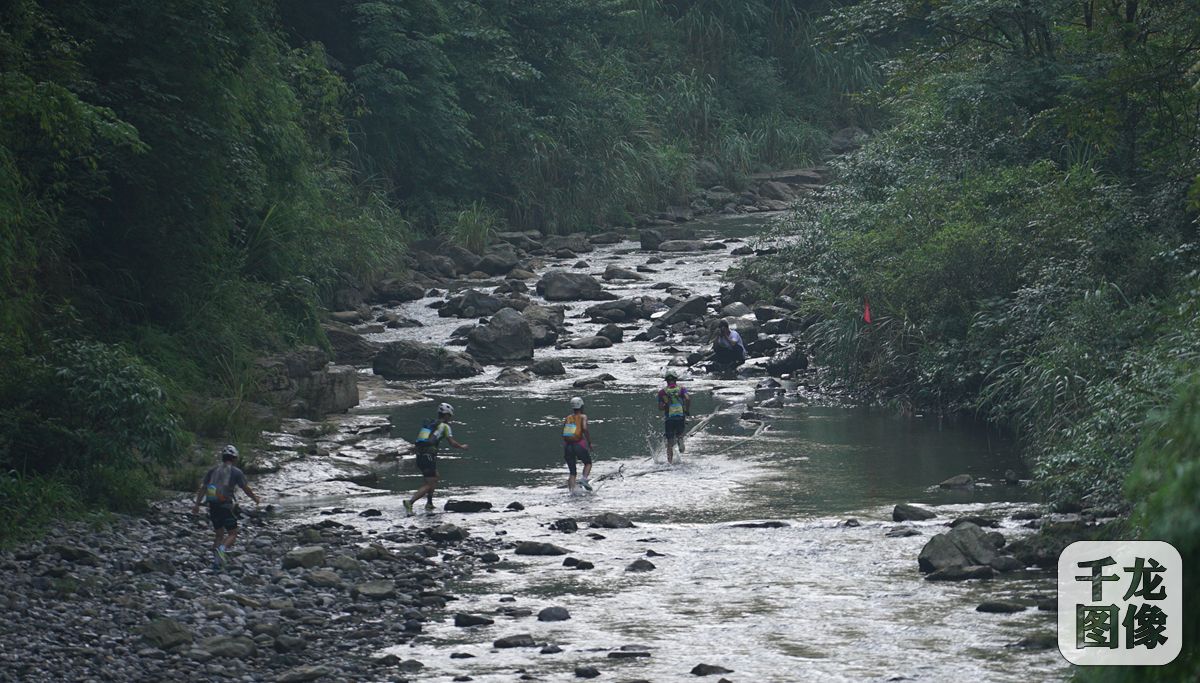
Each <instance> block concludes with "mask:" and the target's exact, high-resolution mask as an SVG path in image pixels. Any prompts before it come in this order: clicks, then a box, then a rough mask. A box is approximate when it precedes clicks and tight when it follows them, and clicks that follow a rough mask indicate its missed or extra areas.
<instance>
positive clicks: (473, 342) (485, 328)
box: [467, 308, 533, 361]
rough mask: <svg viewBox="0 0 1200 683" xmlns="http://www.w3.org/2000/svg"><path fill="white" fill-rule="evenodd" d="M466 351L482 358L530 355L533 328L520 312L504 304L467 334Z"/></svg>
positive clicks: (489, 359) (512, 357)
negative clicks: (484, 323)
mask: <svg viewBox="0 0 1200 683" xmlns="http://www.w3.org/2000/svg"><path fill="white" fill-rule="evenodd" d="M467 353H470V354H471V356H472V357H474V358H477V359H479V360H481V361H503V360H526V359H528V358H533V329H532V328H531V327H530V325H529V323H528V322H527V321H526V320H525V318H524V317H523V316H522V315H521V314H520V313H517V312H516V311H514V310H513V309H511V308H505V309H503V310H501V311H500V312H498V313H496V314H495V315H493V316H492V318H491V320H489V321H488V324H486V325H480V326H478V327H476V328H475V329H473V330H471V332H470V333H469V334H467Z"/></svg>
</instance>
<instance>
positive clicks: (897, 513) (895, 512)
mask: <svg viewBox="0 0 1200 683" xmlns="http://www.w3.org/2000/svg"><path fill="white" fill-rule="evenodd" d="M934 517H937V513H936V512H934V511H933V510H926V509H925V508H922V507H917V506H916V505H909V504H908V503H900V504H899V505H897V506H896V507H895V508H893V509H892V520H893V521H896V522H905V521H908V520H912V521H916V522H920V521H924V520H926V519H933V518H934Z"/></svg>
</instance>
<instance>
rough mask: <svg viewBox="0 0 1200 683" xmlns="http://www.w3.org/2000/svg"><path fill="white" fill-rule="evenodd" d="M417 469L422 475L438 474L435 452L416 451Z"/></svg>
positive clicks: (431, 475) (432, 475)
mask: <svg viewBox="0 0 1200 683" xmlns="http://www.w3.org/2000/svg"><path fill="white" fill-rule="evenodd" d="M417 469H419V470H421V476H422V477H436V476H438V471H437V452H435V451H417Z"/></svg>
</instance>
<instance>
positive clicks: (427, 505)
mask: <svg viewBox="0 0 1200 683" xmlns="http://www.w3.org/2000/svg"><path fill="white" fill-rule="evenodd" d="M436 509H437V508H435V507H433V503H425V512H433V511H434V510H436Z"/></svg>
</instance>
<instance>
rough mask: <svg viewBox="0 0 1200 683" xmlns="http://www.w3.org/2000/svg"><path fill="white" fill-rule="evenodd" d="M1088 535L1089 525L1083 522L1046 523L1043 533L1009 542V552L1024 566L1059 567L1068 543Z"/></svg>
mask: <svg viewBox="0 0 1200 683" xmlns="http://www.w3.org/2000/svg"><path fill="white" fill-rule="evenodd" d="M1088 537H1089V530H1088V527H1086V526H1085V525H1082V524H1053V525H1046V526H1044V527H1042V531H1041V533H1037V534H1033V535H1031V536H1026V537H1024V538H1018V539H1016V540H1014V541H1013V542H1012V543H1010V544H1008V552H1009V553H1010V554H1011V555H1013V556H1015V557H1016V558H1017V559H1018V560H1020V561H1021V563H1022V564H1023V565H1024V566H1027V567H1029V566H1036V567H1043V568H1046V569H1051V568H1055V567H1058V557H1059V555H1061V554H1062V551H1063V550H1064V549H1065V548H1066V547H1067V546H1068V545H1070V544H1071V543H1074V542H1075V541H1079V540H1087V538H1088Z"/></svg>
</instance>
